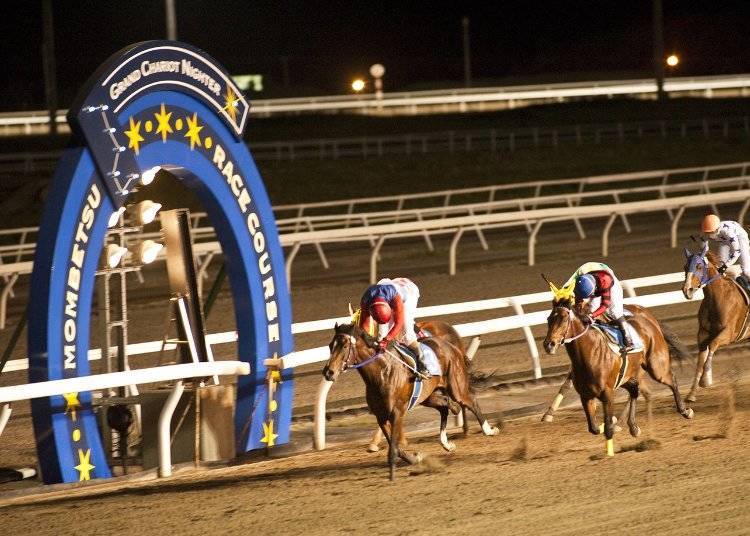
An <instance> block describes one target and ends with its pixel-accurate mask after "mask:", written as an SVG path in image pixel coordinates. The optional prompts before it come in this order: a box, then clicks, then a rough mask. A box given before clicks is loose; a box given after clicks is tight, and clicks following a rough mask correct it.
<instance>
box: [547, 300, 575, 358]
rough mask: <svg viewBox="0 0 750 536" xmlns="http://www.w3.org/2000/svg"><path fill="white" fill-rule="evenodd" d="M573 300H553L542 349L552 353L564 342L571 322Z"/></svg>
mask: <svg viewBox="0 0 750 536" xmlns="http://www.w3.org/2000/svg"><path fill="white" fill-rule="evenodd" d="M572 307H573V302H572V301H571V300H569V299H563V300H554V301H553V302H552V312H551V313H550V314H549V316H548V317H547V336H546V337H545V338H544V343H543V346H544V351H545V352H547V353H548V354H554V353H555V352H556V351H557V349H558V348H559V347H560V346H561V345H562V344H563V343H564V341H565V338H566V336H567V333H568V331H569V330H570V325H571V324H572V323H573V311H572Z"/></svg>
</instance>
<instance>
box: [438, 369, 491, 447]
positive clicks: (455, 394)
mask: <svg viewBox="0 0 750 536" xmlns="http://www.w3.org/2000/svg"><path fill="white" fill-rule="evenodd" d="M462 359H463V357H462ZM451 372H453V375H449V381H448V394H449V395H450V397H451V398H452V399H453V400H455V401H456V402H458V403H459V404H460V405H461V407H462V408H464V409H468V410H469V411H471V412H472V413H473V414H474V416H475V417H476V418H477V420H478V421H479V424H480V425H481V426H482V432H484V435H488V436H493V435H497V434H499V433H500V428H498V427H497V426H491V425H490V423H489V422H487V419H485V418H484V415H483V414H482V410H481V409H479V404H478V403H477V399H476V397H475V396H474V393H473V392H472V391H471V387H470V386H469V377H468V375H467V374H466V371H465V370H464V369H463V368H461V367H460V366H452V367H451ZM501 422H502V419H501ZM465 423H466V419H465V418H464V426H465ZM464 429H466V428H464Z"/></svg>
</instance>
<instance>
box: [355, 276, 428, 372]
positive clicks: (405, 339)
mask: <svg viewBox="0 0 750 536" xmlns="http://www.w3.org/2000/svg"><path fill="white" fill-rule="evenodd" d="M418 300H419V288H417V285H415V284H414V282H413V281H411V280H410V279H407V278H405V277H397V278H395V279H388V278H384V279H381V280H380V281H378V282H377V284H375V285H371V286H369V287H367V290H365V293H364V294H363V295H362V300H361V303H360V310H361V311H362V313H361V316H360V318H359V327H361V328H363V329H367V327H368V324H369V321H370V318H372V319H373V320H374V321H375V322H377V323H378V324H379V326H378V331H379V336H380V341H379V343H378V344H379V346H380V349H381V350H385V349H386V347H387V346H388V344H389V343H390V342H391V341H394V340H395V341H398V342H401V343H403V344H405V345H406V346H408V347H409V348H410V349H411V350H412V351H413V352H414V354H415V355H416V356H417V358H416V362H417V372H418V373H419V374H424V373H425V372H426V371H427V368H426V367H425V364H424V356H423V355H422V347H421V346H420V345H419V342H418V341H417V334H416V333H415V331H414V319H415V316H416V310H417V301H418Z"/></svg>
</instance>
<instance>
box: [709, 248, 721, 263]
mask: <svg viewBox="0 0 750 536" xmlns="http://www.w3.org/2000/svg"><path fill="white" fill-rule="evenodd" d="M706 259H708V262H710V263H711V264H713V265H714V266H719V265H720V264H721V257H719V255H718V254H717V253H714V252H713V251H711V250H708V253H706Z"/></svg>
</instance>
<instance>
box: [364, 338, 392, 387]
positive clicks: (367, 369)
mask: <svg viewBox="0 0 750 536" xmlns="http://www.w3.org/2000/svg"><path fill="white" fill-rule="evenodd" d="M371 352H373V350H371V349H370V348H368V347H367V346H360V345H357V356H358V357H359V360H358V362H359V363H363V362H364V361H367V360H368V359H370V358H371V357H372V356H373V354H372V353H371ZM386 366H387V364H386V361H385V356H381V357H379V358H378V359H374V360H372V361H371V362H369V363H368V364H366V365H365V366H364V367H360V368H358V369H357V372H359V374H360V376H362V380H364V382H365V384H366V385H368V386H375V385H380V384H381V383H383V382H382V380H381V378H382V372H383V368H385V367H386Z"/></svg>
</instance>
